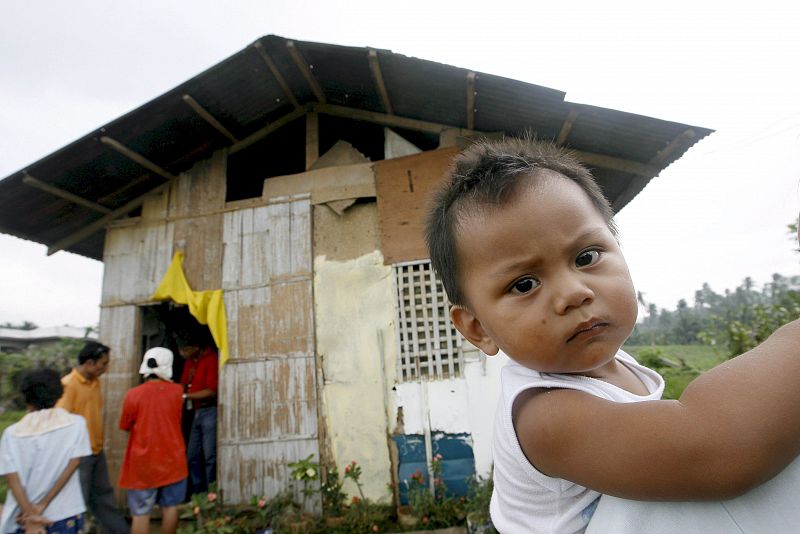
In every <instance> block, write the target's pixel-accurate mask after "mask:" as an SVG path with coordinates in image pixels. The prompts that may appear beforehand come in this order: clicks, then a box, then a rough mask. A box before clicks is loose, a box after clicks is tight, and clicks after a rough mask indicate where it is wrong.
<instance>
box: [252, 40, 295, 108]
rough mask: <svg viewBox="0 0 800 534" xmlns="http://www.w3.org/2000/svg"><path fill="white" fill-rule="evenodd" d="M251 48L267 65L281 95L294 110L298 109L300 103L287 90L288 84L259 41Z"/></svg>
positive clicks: (290, 91)
mask: <svg viewBox="0 0 800 534" xmlns="http://www.w3.org/2000/svg"><path fill="white" fill-rule="evenodd" d="M253 46H254V47H255V49H256V50H257V51H258V53H259V54H260V55H261V59H263V60H264V63H266V64H267V68H268V69H269V71H270V72H271V73H272V76H274V77H275V81H276V82H278V85H280V86H281V89H282V90H283V94H285V95H286V98H288V99H289V101H290V102H291V103H292V106H294V107H295V108H299V107H300V102H298V101H297V98H295V96H294V93H292V90H291V88H289V84H288V83H286V80H285V79H284V78H283V75H282V74H281V71H279V70H278V66H277V65H276V64H275V62H274V61H272V58H271V57H270V56H269V54H267V51H266V50H265V49H264V45H262V44H261V41H256V43H255V44H254V45H253Z"/></svg>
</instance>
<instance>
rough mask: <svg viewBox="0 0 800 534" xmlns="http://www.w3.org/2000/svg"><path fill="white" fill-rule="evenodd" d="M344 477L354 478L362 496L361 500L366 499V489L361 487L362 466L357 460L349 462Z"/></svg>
mask: <svg viewBox="0 0 800 534" xmlns="http://www.w3.org/2000/svg"><path fill="white" fill-rule="evenodd" d="M344 478H345V479H348V478H349V479H350V480H352V481H353V482H354V483H355V485H356V488H358V494H359V495H360V496H361V500H362V501H363V500H364V490H363V488H362V487H361V466H360V465H358V464H357V463H356V461H355V460H353V461H352V462H350V463H349V464H347V465H346V466H345V468H344Z"/></svg>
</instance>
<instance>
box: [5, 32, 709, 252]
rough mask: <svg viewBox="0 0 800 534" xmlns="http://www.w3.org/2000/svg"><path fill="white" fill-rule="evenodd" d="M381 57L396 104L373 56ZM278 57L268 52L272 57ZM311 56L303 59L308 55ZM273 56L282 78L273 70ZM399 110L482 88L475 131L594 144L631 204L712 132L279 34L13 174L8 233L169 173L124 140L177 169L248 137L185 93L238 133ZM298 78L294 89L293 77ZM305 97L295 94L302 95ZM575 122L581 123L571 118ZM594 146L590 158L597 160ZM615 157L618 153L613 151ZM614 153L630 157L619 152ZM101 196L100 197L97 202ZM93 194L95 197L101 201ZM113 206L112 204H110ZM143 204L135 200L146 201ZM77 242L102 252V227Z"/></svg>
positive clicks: (610, 186)
mask: <svg viewBox="0 0 800 534" xmlns="http://www.w3.org/2000/svg"><path fill="white" fill-rule="evenodd" d="M371 52H372V54H374V56H375V57H376V58H377V64H378V65H379V70H380V73H381V75H382V78H383V81H384V84H385V88H386V93H387V94H388V100H389V103H388V106H389V107H390V108H391V109H390V110H389V109H386V108H387V104H386V102H385V101H384V99H383V97H382V95H381V92H380V88H379V84H378V83H377V81H376V77H375V74H374V72H373V70H372V69H373V68H374V65H371V63H370V53H371ZM265 56H266V58H267V59H266V60H265ZM298 58H299V61H298ZM267 61H271V62H272V64H273V65H274V68H275V70H276V71H277V73H278V75H279V76H276V75H275V73H274V72H273V71H272V70H271V68H270V66H269V65H268V62H267ZM303 64H305V65H307V66H308V72H309V73H311V76H312V78H313V80H314V81H316V83H317V84H318V85H319V87H320V88H321V90H322V95H321V97H322V98H323V99H324V101H325V103H326V104H329V105H333V106H342V107H346V108H350V109H354V110H362V111H367V112H374V113H379V114H387V112H389V111H391V112H392V115H390V117H402V118H408V119H415V120H418V121H427V122H430V123H436V124H440V125H444V126H448V127H454V128H462V129H467V128H468V127H469V121H470V119H469V116H470V112H469V110H468V109H467V102H468V101H469V99H468V96H467V88H468V87H473V88H474V105H473V109H474V111H473V112H472V117H473V119H472V120H473V123H474V124H473V126H472V129H474V130H477V131H482V132H488V133H495V132H505V133H507V134H512V135H513V134H519V133H522V132H524V131H531V132H534V133H536V134H537V136H538V137H540V138H552V139H558V137H559V135H560V134H562V131H566V130H568V135H566V137H565V139H564V140H563V142H564V144H565V145H567V146H569V147H571V148H573V149H575V150H577V151H579V155H581V156H586V158H585V159H586V161H587V163H588V164H589V166H590V167H593V168H594V169H595V175H596V176H597V178H598V181H599V182H600V183H601V185H602V187H603V188H604V191H605V192H606V194H607V195H608V196H609V198H610V200H611V201H612V203H614V204H615V207H616V208H617V209H619V208H621V207H622V206H624V205H625V204H626V203H627V202H628V201H629V200H630V199H631V198H633V197H634V196H635V195H636V194H637V193H638V192H639V191H641V189H642V188H643V187H644V186H645V185H646V184H647V182H648V181H649V180H650V179H651V178H652V177H653V176H655V175H656V174H658V172H660V171H661V170H662V169H664V168H665V167H666V166H668V165H669V164H670V163H672V162H673V161H675V160H676V159H678V158H679V157H680V156H681V155H683V153H684V152H685V151H686V150H688V148H689V147H691V146H692V145H693V144H694V143H695V142H697V141H698V140H700V139H702V138H703V137H705V136H706V135H708V134H709V133H710V132H711V130H709V129H706V128H699V127H693V126H688V125H685V124H678V123H674V122H668V121H663V120H659V119H655V118H651V117H645V116H641V115H633V114H630V113H623V112H620V111H616V110H611V109H603V108H597V107H593V106H587V105H582V104H574V103H570V102H566V101H565V100H564V96H565V93H564V92H562V91H558V90H555V89H550V88H547V87H542V86H537V85H533V84H529V83H524V82H520V81H516V80H511V79H508V78H502V77H499V76H493V75H491V74H484V73H474V83H473V85H472V86H470V85H468V81H467V80H468V77H469V76H471V71H469V70H468V69H464V68H458V67H453V66H449V65H443V64H440V63H435V62H431V61H426V60H423V59H417V58H412V57H407V56H403V55H401V54H395V53H392V52H391V51H388V50H375V51H372V49H369V48H361V47H345V46H338V45H331V44H324V43H313V42H301V41H292V40H290V39H285V38H283V37H278V36H272V35H271V36H266V37H263V38H261V39H259V40H258V41H256V42H254V43H253V44H251V45H250V46H248V47H247V48H245V49H244V50H242V51H240V52H238V53H236V54H234V55H233V56H231V57H229V58H227V59H225V60H224V61H222V62H220V63H219V64H217V65H215V66H213V67H211V68H209V69H208V70H206V71H205V72H202V73H200V74H198V75H197V76H195V77H194V78H192V79H190V80H188V81H187V82H185V83H183V84H181V85H179V86H178V87H175V88H174V89H172V90H170V91H168V92H167V93H165V94H163V95H161V96H159V97H157V98H155V99H153V100H151V101H150V102H147V103H145V104H143V105H142V106H140V107H139V108H137V109H135V110H133V111H131V112H129V113H127V114H125V115H123V116H122V117H119V118H118V119H116V120H114V121H112V122H110V123H109V124H107V125H105V126H103V127H101V128H98V129H97V130H95V131H93V132H90V133H89V134H87V135H85V136H84V137H82V138H81V139H78V140H77V141H75V142H73V143H71V144H69V145H67V146H65V147H63V148H62V149H60V150H58V151H56V152H54V153H52V154H50V155H48V156H45V157H44V158H42V159H41V160H39V161H37V162H35V163H33V164H31V165H29V166H28V167H27V168H25V169H23V170H20V171H18V172H16V173H14V174H12V175H10V176H8V177H7V178H5V179H3V180H2V181H0V231H3V232H5V233H9V234H12V235H15V236H18V237H21V238H24V239H29V240H33V241H36V242H39V243H43V244H45V245H48V246H50V247H52V246H53V245H56V246H58V245H59V244H60V243H61V244H63V243H65V241H64V240H65V239H66V238H69V237H70V236H73V235H74V234H75V233H76V232H79V231H81V230H84V232H85V229H86V227H87V226H89V225H91V224H93V223H94V224H97V221H98V220H99V219H101V218H102V217H104V216H107V212H109V211H114V210H120V209H121V208H122V207H124V206H126V205H128V204H131V203H133V204H135V203H136V199H137V198H139V197H141V195H143V194H144V193H146V192H148V191H150V190H152V189H153V188H155V187H157V186H159V185H161V184H163V183H164V182H165V181H166V178H165V177H163V176H160V175H159V174H158V173H156V172H153V171H152V170H149V169H148V168H146V167H144V166H142V164H140V163H137V162H135V161H132V160H131V159H130V157H128V156H125V155H123V154H122V153H120V152H119V151H118V150H115V149H114V148H113V146H111V143H110V142H109V141H105V142H104V138H111V139H113V140H115V141H117V142H119V143H120V144H122V145H124V146H125V147H127V148H128V149H130V150H132V151H134V152H136V153H138V154H140V155H141V156H143V157H144V158H146V159H147V160H149V161H150V162H153V163H154V164H156V165H157V166H158V167H160V168H162V169H164V170H166V171H167V172H168V173H170V174H172V175H177V174H178V173H180V172H182V171H184V170H186V169H188V168H189V167H191V165H192V164H193V163H194V162H196V161H197V160H199V159H202V158H205V157H207V156H208V155H209V154H210V153H211V152H212V151H214V150H217V149H220V148H223V147H226V146H231V145H232V144H233V143H234V141H233V140H231V139H229V138H228V137H227V135H226V134H224V133H221V132H220V131H219V130H218V129H216V128H215V127H213V126H212V125H211V124H209V122H207V121H206V120H204V119H203V118H202V117H201V116H200V115H199V114H198V113H197V112H196V111H195V110H194V109H192V107H190V105H189V103H187V101H186V100H185V99H184V95H189V96H190V97H191V99H193V100H194V101H195V102H196V103H197V104H199V105H200V106H201V107H202V108H203V109H205V110H206V111H207V112H208V113H209V114H210V115H211V116H213V117H214V118H215V119H216V120H217V121H218V122H219V123H220V124H221V125H222V127H223V128H224V129H225V130H227V131H228V132H229V133H230V135H232V136H233V138H234V139H236V140H243V139H246V138H247V137H248V136H250V135H252V134H254V133H256V132H258V131H259V130H261V129H262V128H264V127H266V126H267V125H269V124H271V123H273V122H274V121H277V120H279V119H280V118H282V117H284V116H286V115H287V114H289V113H291V112H292V111H293V110H295V103H296V104H297V105H298V106H300V107H301V108H302V106H306V105H308V104H313V103H318V102H319V99H318V95H317V94H315V91H314V87H313V86H312V83H313V82H309V79H308V75H307V74H304V73H303V71H302V70H301V65H303ZM282 83H283V84H285V86H286V88H287V89H288V91H289V93H290V94H287V93H286V92H285V91H284V88H283V87H282ZM292 99H294V101H293V100H292ZM565 124H566V125H570V124H571V129H570V128H565ZM587 158H588V159H587ZM603 158H606V159H603ZM608 158H616V159H614V160H609V159H608ZM26 175H29V176H30V177H31V178H33V179H35V180H38V182H39V183H40V184H41V183H44V184H45V186H52V187H56V188H58V189H60V190H62V191H64V192H66V193H67V196H69V194H72V195H77V196H78V197H81V198H82V199H85V200H86V201H89V202H88V203H78V202H76V201H75V199H74V198H72V199H65V198H61V197H59V196H56V195H54V194H53V193H52V192H46V191H43V190H42V187H41V185H40V187H38V188H37V187H34V186H33V185H31V184H30V182H31V178H28V182H29V183H25V182H24V181H23V180H24V179H25V176H26ZM91 203H95V204H96V205H95V206H94V208H93V207H90V206H91ZM87 204H88V206H87ZM98 205H99V207H98ZM132 209H133V208H132ZM89 234H90V235H87V236H85V237H83V238H82V239H80V240H79V241H77V242H75V243H68V245H67V246H66V249H67V250H70V251H71V252H75V253H77V254H81V255H84V256H88V257H91V258H96V259H100V258H101V257H102V251H103V242H104V235H105V230H104V228H102V227H100V228H98V229H97V230H96V231H92V232H90V233H89Z"/></svg>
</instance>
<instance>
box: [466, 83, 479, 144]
mask: <svg viewBox="0 0 800 534" xmlns="http://www.w3.org/2000/svg"><path fill="white" fill-rule="evenodd" d="M476 77H477V76H476V75H475V73H474V72H473V71H469V72H468V73H467V129H468V130H474V129H475V95H477V94H478V93H476V92H475V78H476Z"/></svg>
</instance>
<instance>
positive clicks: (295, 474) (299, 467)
mask: <svg viewBox="0 0 800 534" xmlns="http://www.w3.org/2000/svg"><path fill="white" fill-rule="evenodd" d="M313 457H314V455H313V454H309V455H308V457H307V458H304V459H303V460H298V461H296V462H291V463H289V464H287V465H288V466H289V469H291V470H292V473H291V474H292V478H293V479H294V480H299V481H302V483H303V489H302V492H303V503H302V505H301V506H302V508H303V509H305V507H306V499H307V498H308V497H311V496H312V495H314V492H315V491H316V488H315V487H314V485H313V484H314V482H316V481H317V480H319V463H317V462H312V461H311V458H313Z"/></svg>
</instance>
